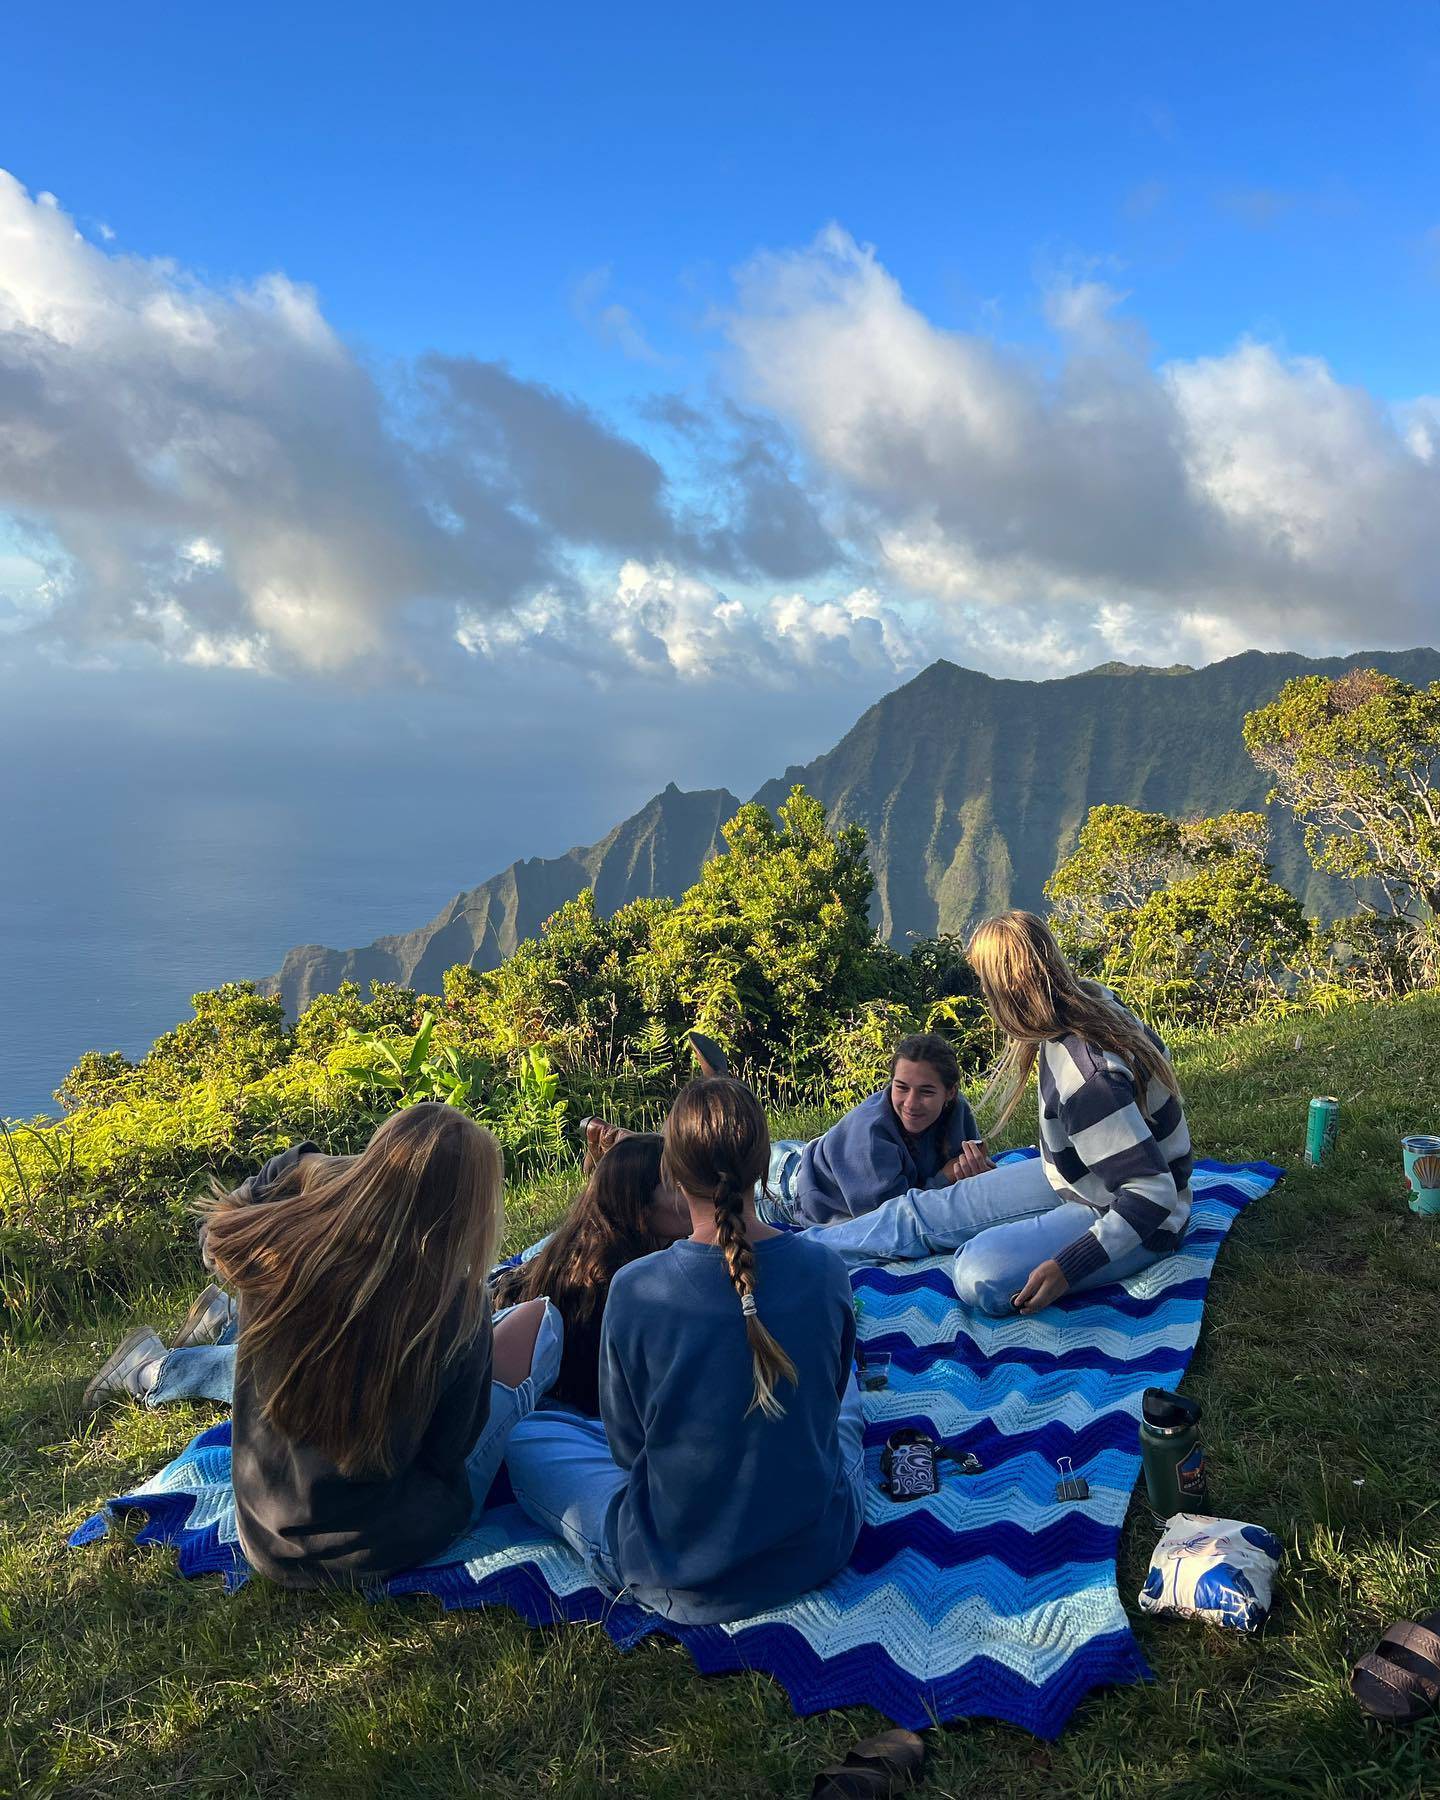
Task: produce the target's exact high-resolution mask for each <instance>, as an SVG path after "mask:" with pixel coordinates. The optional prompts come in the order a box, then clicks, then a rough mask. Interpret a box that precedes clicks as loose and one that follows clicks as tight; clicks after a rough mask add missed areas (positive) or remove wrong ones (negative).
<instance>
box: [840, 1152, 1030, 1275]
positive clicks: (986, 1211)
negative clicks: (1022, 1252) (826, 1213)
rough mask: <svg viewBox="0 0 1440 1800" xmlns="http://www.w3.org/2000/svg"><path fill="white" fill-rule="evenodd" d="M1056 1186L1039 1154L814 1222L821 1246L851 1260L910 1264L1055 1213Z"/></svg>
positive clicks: (854, 1261) (914, 1189) (915, 1189)
mask: <svg viewBox="0 0 1440 1800" xmlns="http://www.w3.org/2000/svg"><path fill="white" fill-rule="evenodd" d="M1054 1206H1055V1190H1054V1188H1053V1187H1051V1185H1050V1183H1049V1181H1048V1179H1047V1178H1046V1175H1045V1166H1044V1164H1043V1163H1042V1162H1041V1160H1040V1158H1039V1157H1038V1156H1027V1157H1019V1158H1017V1159H1016V1160H1015V1161H1014V1162H1004V1163H1001V1164H999V1166H998V1167H996V1168H994V1169H987V1170H986V1171H985V1173H984V1174H983V1175H967V1176H965V1177H964V1178H963V1179H962V1180H960V1181H956V1182H953V1183H952V1184H951V1185H950V1186H949V1187H939V1188H911V1189H910V1191H909V1192H908V1193H906V1194H901V1195H900V1196H899V1198H898V1199H895V1200H887V1201H885V1203H884V1204H883V1205H881V1206H877V1207H876V1208H875V1210H874V1212H868V1213H861V1214H860V1216H859V1217H858V1218H855V1219H844V1220H842V1221H841V1222H840V1223H839V1224H838V1225H813V1226H811V1227H810V1229H811V1231H813V1232H815V1233H816V1234H817V1235H818V1236H819V1239H820V1242H821V1243H822V1244H828V1245H829V1246H830V1248H831V1249H832V1250H838V1251H839V1253H840V1255H841V1256H842V1257H844V1259H845V1261H846V1262H847V1263H851V1264H854V1263H877V1262H911V1261H914V1260H915V1259H917V1258H919V1257H922V1256H939V1255H941V1254H942V1253H943V1252H944V1251H946V1250H958V1249H959V1247H960V1246H961V1245H962V1244H967V1243H969V1241H970V1239H971V1238H973V1237H975V1236H977V1235H978V1234H979V1233H980V1232H982V1231H987V1230H989V1229H990V1227H991V1226H993V1225H1002V1224H1004V1223H1006V1222H1007V1221H1008V1220H1011V1219H1025V1218H1029V1217H1031V1216H1032V1215H1033V1214H1035V1213H1041V1212H1050V1211H1052V1210H1053V1209H1054Z"/></svg>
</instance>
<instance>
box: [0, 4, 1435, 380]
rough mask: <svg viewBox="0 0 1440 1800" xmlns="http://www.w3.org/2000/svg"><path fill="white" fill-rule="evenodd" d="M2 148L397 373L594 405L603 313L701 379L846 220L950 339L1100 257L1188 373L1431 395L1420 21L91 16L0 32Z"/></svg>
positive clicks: (91, 206) (1133, 13)
mask: <svg viewBox="0 0 1440 1800" xmlns="http://www.w3.org/2000/svg"><path fill="white" fill-rule="evenodd" d="M7 41H8V46H9V54H8V56H7V62H8V64H9V69H10V74H9V77H8V79H7V81H6V84H5V85H6V93H5V109H4V110H5V119H6V125H5V132H4V146H5V156H4V161H5V162H6V164H7V166H9V167H10V168H11V169H12V171H13V172H14V173H15V174H16V175H18V176H19V177H20V179H21V180H22V181H23V182H25V184H26V185H27V186H28V187H30V188H31V190H32V191H34V190H37V189H49V190H51V191H53V192H55V193H57V194H58V195H59V196H60V197H61V200H62V202H63V203H64V204H65V205H66V207H67V208H69V209H72V210H73V211H74V213H75V214H76V216H77V218H78V219H79V220H80V221H81V222H82V223H86V222H88V221H104V222H105V223H106V224H108V225H109V226H110V227H111V228H112V229H113V230H115V231H116V232H117V234H118V240H119V241H120V242H121V243H123V245H124V246H125V247H126V248H127V249H130V250H132V251H135V252H137V253H140V254H142V255H151V256H170V257H175V258H177V259H178V260H179V261H180V262H181V263H182V264H184V265H185V266H187V267H189V268H192V269H197V270H200V271H203V272H204V273H205V274H206V275H207V276H209V277H210V278H211V279H214V280H217V281H222V282H223V281H225V280H228V279H232V278H240V279H248V278H251V277H253V276H254V275H256V274H258V273H260V272H263V271H265V270H267V269H283V270H284V271H286V272H287V273H288V274H290V275H292V276H293V277H295V278H296V279H299V280H304V281H307V282H311V283H313V284H314V285H315V286H316V287H317V288H318V289H319V291H320V293H321V294H322V296H323V299H324V304H325V310H326V314H327V316H328V317H329V318H330V319H331V320H332V322H333V323H335V324H336V326H337V327H338V328H339V329H340V330H341V331H342V332H343V333H345V334H346V335H347V336H353V337H354V338H356V339H358V340H359V341H361V342H363V343H365V344H367V345H369V346H371V347H372V348H373V349H374V350H376V351H377V352H380V353H382V354H383V353H385V352H400V353H415V352H418V351H421V350H424V349H427V348H431V347H440V348H444V349H450V350H455V351H466V352H472V353H476V354H480V355H503V356H505V357H507V358H509V359H510V360H511V361H512V362H513V363H514V365H515V366H516V367H517V368H518V369H519V370H521V371H522V372H524V373H527V374H530V375H533V376H536V377H538V378H540V379H544V380H549V381H552V382H558V383H560V384H561V385H566V386H573V387H576V388H579V389H582V390H583V391H585V392H586V393H591V394H595V395H598V396H603V397H605V398H607V399H614V398H617V397H623V396H625V395H626V394H628V392H629V391H630V390H631V389H633V388H634V387H635V386H636V385H637V382H636V374H635V371H634V370H632V369H629V368H626V367H624V366H623V359H620V358H617V356H616V355H615V354H614V353H613V351H611V352H610V353H607V350H606V346H605V345H604V344H603V343H600V342H597V341H596V339H595V338H594V336H593V335H591V334H587V333H586V332H585V331H584V329H583V328H582V327H580V325H579V324H578V321H577V319H576V317H575V310H574V302H573V293H574V289H575V287H576V285H577V284H578V283H580V282H581V281H582V280H583V279H584V277H585V276H586V275H587V274H590V273H591V272H593V271H595V270H597V269H602V268H607V267H608V268H609V269H611V270H612V271H613V274H612V288H611V293H612V296H613V297H614V298H615V299H616V300H617V301H618V302H619V303H622V304H626V305H628V306H630V307H631V308H632V309H633V310H634V312H635V313H636V314H637V316H638V317H639V319H640V320H641V322H642V323H643V327H644V330H645V332H646V335H647V337H648V338H649V339H650V340H651V341H652V342H653V343H654V344H655V345H656V346H657V347H658V348H660V349H661V350H663V351H664V352H665V354H666V355H667V356H671V357H673V358H675V359H676V360H675V364H674V365H673V369H672V371H671V373H672V378H673V376H674V375H675V374H679V375H680V376H681V377H682V378H684V377H686V376H692V377H693V376H694V375H695V374H696V373H698V372H699V371H700V370H701V369H702V367H703V364H704V359H705V356H706V354H707V350H708V349H709V348H710V346H709V343H708V334H707V332H706V330H705V326H704V319H705V314H706V309H707V307H708V306H709V305H710V304H713V303H715V302H717V301H719V300H721V299H722V298H723V295H724V292H725V285H726V276H727V274H728V271H729V270H730V269H731V268H733V267H734V266H735V265H736V264H737V263H740V262H741V261H743V260H744V259H745V258H747V257H748V256H750V255H751V254H752V253H753V252H754V251H755V250H756V249H757V248H758V247H761V246H772V247H773V246H785V245H794V244H799V243H803V242H806V241H808V240H809V239H810V238H811V237H812V236H813V234H814V233H815V231H816V230H817V229H819V228H820V227H821V226H823V225H824V224H826V223H827V222H828V221H830V220H832V219H834V220H838V221H840V222H841V223H842V224H843V225H844V226H845V227H846V228H847V229H848V230H849V231H850V232H851V233H853V235H854V236H855V237H856V238H858V239H860V240H861V241H864V242H869V243H873V244H875V245H876V247H877V249H878V250H879V253H880V255H881V257H882V258H883V260H884V262H885V264H886V266H887V267H889V268H890V269H892V270H893V271H894V272H895V273H896V274H897V275H898V276H899V278H900V279H901V281H902V282H903V284H904V286H905V289H906V292H907V293H908V294H909V295H911V296H912V298H913V299H914V300H915V301H916V303H917V305H919V306H920V307H921V309H922V310H923V311H925V312H926V313H927V314H928V315H929V316H931V317H933V318H934V319H936V320H937V322H940V323H942V324H951V325H958V326H980V327H982V328H988V329H995V328H998V329H1000V330H1001V331H1003V332H1004V334H1005V335H1007V336H1011V335H1013V336H1018V337H1022V338H1023V337H1026V336H1034V335H1036V334H1037V331H1038V325H1037V305H1036V281H1037V275H1038V274H1040V273H1042V272H1043V271H1045V270H1046V269H1047V268H1048V267H1053V266H1069V265H1073V264H1089V263H1090V262H1091V260H1092V259H1093V260H1094V261H1095V263H1096V265H1097V266H1098V267H1100V268H1101V269H1103V270H1104V271H1106V272H1107V275H1108V277H1109V278H1110V279H1112V280H1113V281H1115V282H1116V283H1117V285H1119V286H1121V287H1122V288H1124V289H1126V290H1127V291H1129V292H1130V293H1131V294H1132V295H1133V302H1132V304H1133V305H1134V307H1135V309H1136V310H1137V311H1138V312H1139V314H1140V315H1141V316H1142V317H1143V319H1144V321H1145V324H1146V326H1147V328H1148V330H1149V331H1150V333H1151V335H1152V337H1153V339H1154V341H1155V344H1156V345H1157V347H1158V348H1159V349H1160V350H1161V351H1162V352H1163V353H1165V354H1167V355H1172V356H1177V355H1178V356H1187V355H1194V354H1197V353H1201V352H1204V351H1207V350H1214V349H1218V348H1221V347H1224V346H1226V345H1228V344H1229V343H1231V342H1233V340H1234V339H1236V338H1237V337H1239V336H1240V335H1242V334H1244V333H1247V332H1248V333H1258V334H1260V335H1263V336H1265V337H1267V338H1271V337H1278V338H1279V339H1280V340H1281V341H1283V342H1284V343H1286V344H1287V345H1289V346H1290V347H1291V348H1292V349H1294V350H1296V351H1301V352H1305V353H1310V354H1319V355H1323V356H1325V357H1326V358H1327V359H1329V361H1330V362H1331V363H1332V365H1333V366H1334V367H1335V369H1336V371H1337V373H1339V374H1340V375H1341V376H1342V377H1343V378H1344V379H1347V380H1351V381H1357V382H1363V383H1364V384H1366V385H1367V386H1369V387H1372V388H1373V389H1374V390H1376V391H1377V392H1379V393H1381V394H1383V395H1385V396H1387V397H1392V398H1399V397H1404V396H1408V395H1409V394H1411V393H1413V392H1415V391H1416V390H1417V383H1418V385H1419V386H1420V387H1421V388H1424V387H1425V386H1427V385H1429V386H1433V385H1434V381H1433V370H1432V371H1426V370H1425V368H1424V367H1423V364H1422V365H1421V366H1417V358H1425V357H1426V350H1425V346H1426V345H1427V343H1429V342H1431V341H1433V337H1434V330H1433V323H1434V308H1435V300H1436V295H1437V273H1440V253H1437V251H1436V248H1435V244H1434V240H1433V239H1432V238H1430V235H1429V234H1431V233H1432V231H1433V230H1434V228H1435V227H1436V225H1437V224H1440V211H1437V206H1440V202H1437V197H1436V184H1435V175H1436V137H1437V120H1440V104H1437V102H1440V31H1437V26H1436V21H1435V15H1434V13H1433V11H1432V10H1431V9H1429V8H1428V7H1420V6H1393V5H1391V6H1385V5H1382V6H1380V7H1374V8H1360V7H1354V6H1341V5H1333V4H1327V5H1305V6H1299V5H1289V6H1287V5H1277V6H1268V7H1259V8H1257V7H1254V6H1235V5H1220V6H1211V7H1207V8H1205V9H1204V10H1203V11H1201V10H1198V9H1194V8H1161V7H1154V6H1150V5H1146V6H1137V5H1123V6H1121V5H1102V6H1099V7H1087V8H1079V7H1062V6H1038V5H1010V6H1005V7H992V8H985V9H980V8H976V7H968V6H967V7H955V6H923V5H922V6H915V7H908V8H905V9H903V12H902V13H901V14H899V15H896V16H894V17H892V18H889V19H886V18H884V17H883V15H881V14H879V13H877V11H876V9H875V8H874V7H871V6H858V5H844V4H842V5H833V4H831V5H826V6H823V7H820V6H811V5H794V6H787V7H779V8H777V7H773V6H763V7H762V6H755V5H748V4H740V5H737V6H734V7H731V8H727V9H725V10H724V11H723V12H712V11H710V10H709V9H695V8H675V7H673V6H637V5H621V6H618V7H610V8H596V7H580V6H573V5H570V6H558V7H557V6H551V7H542V8H531V9H501V8H498V7H485V8H462V7H458V6H435V5H430V4H418V5H410V6H407V7H405V8H403V9H397V8H394V7H390V6H385V7H377V6H373V5H359V6H346V7H343V8H341V7H334V6H326V5H316V6H312V7H305V8H295V7H290V6H283V7H282V6H276V5H269V4H263V3H262V4H258V5H253V6H248V7H246V8H244V9H233V8H231V9H225V8H221V9H214V8H201V9H197V8H193V7H179V6H173V5H160V6H151V7H147V8H144V9H142V10H140V11H139V12H136V11H134V10H132V9H117V8H113V7H100V6H96V5H93V4H91V5H80V6H76V7H71V8H66V9H63V10H62V11H60V12H55V11H53V10H52V11H51V12H50V13H48V14H47V13H46V11H45V9H41V8H26V9H21V10H19V11H17V12H16V13H15V14H14V15H12V17H11V19H10V20H9V21H8V23H7Z"/></svg>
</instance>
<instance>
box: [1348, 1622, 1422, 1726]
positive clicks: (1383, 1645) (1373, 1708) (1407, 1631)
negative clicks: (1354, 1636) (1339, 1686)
mask: <svg viewBox="0 0 1440 1800" xmlns="http://www.w3.org/2000/svg"><path fill="white" fill-rule="evenodd" d="M1350 1691H1351V1693H1352V1694H1354V1696H1355V1698H1356V1699H1357V1700H1358V1701H1359V1702H1360V1709H1361V1711H1362V1712H1364V1713H1368V1715H1369V1716H1370V1717H1371V1718H1372V1719H1382V1720H1384V1721H1385V1723H1386V1724H1389V1725H1413V1724H1414V1723H1415V1721H1416V1720H1417V1719H1423V1718H1424V1717H1425V1715H1426V1714H1427V1713H1432V1712H1434V1711H1435V1710H1436V1708H1437V1706H1440V1612H1433V1613H1428V1614H1427V1615H1426V1616H1425V1617H1424V1618H1423V1619H1420V1620H1419V1621H1418V1622H1416V1623H1413V1624H1412V1623H1411V1621H1410V1620H1409V1619H1402V1620H1401V1622H1400V1623H1399V1624H1398V1625H1392V1626H1390V1628H1389V1629H1388V1630H1387V1631H1386V1632H1385V1633H1384V1635H1383V1636H1382V1637H1381V1639H1380V1642H1379V1643H1378V1644H1377V1645H1376V1646H1375V1648H1374V1649H1373V1650H1372V1651H1370V1652H1369V1654H1368V1655H1365V1656H1362V1657H1361V1658H1360V1660H1359V1662H1357V1663H1356V1665H1355V1667H1354V1668H1353V1669H1352V1670H1351V1672H1350Z"/></svg>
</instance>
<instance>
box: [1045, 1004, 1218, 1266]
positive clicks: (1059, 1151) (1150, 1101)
mask: <svg viewBox="0 0 1440 1800" xmlns="http://www.w3.org/2000/svg"><path fill="white" fill-rule="evenodd" d="M1102 992H1104V994H1105V997H1106V999H1108V1000H1109V1001H1110V1002H1111V1003H1112V1004H1113V1005H1115V1006H1120V1004H1121V1003H1120V1001H1119V1000H1117V999H1116V997H1115V996H1114V995H1113V994H1111V993H1110V992H1109V990H1108V989H1105V990H1102ZM1121 1010H1122V1011H1123V1010H1127V1009H1125V1008H1123V1007H1122V1008H1121ZM1133 1016H1134V1015H1133V1014H1131V1017H1133ZM1138 1022H1139V1021H1137V1023H1138ZM1141 1028H1142V1029H1143V1030H1144V1031H1145V1032H1146V1035H1147V1036H1148V1037H1150V1038H1151V1040H1152V1041H1153V1042H1154V1043H1155V1044H1156V1045H1157V1047H1159V1048H1160V1049H1161V1050H1163V1049H1164V1045H1163V1044H1161V1043H1160V1040H1159V1038H1158V1037H1156V1036H1155V1033H1154V1032H1153V1031H1151V1030H1150V1029H1149V1027H1148V1026H1144V1025H1142V1027H1141ZM1038 1061H1039V1079H1040V1154H1041V1156H1042V1157H1043V1158H1044V1162H1045V1173H1046V1175H1047V1176H1048V1177H1049V1181H1050V1185H1051V1186H1052V1187H1053V1188H1054V1189H1055V1191H1056V1192H1057V1194H1059V1195H1060V1196H1061V1197H1062V1198H1063V1199H1066V1200H1078V1201H1079V1202H1080V1203H1081V1204H1082V1205H1083V1206H1088V1207H1090V1208H1091V1209H1092V1210H1093V1211H1094V1212H1095V1214H1096V1218H1095V1223H1094V1224H1093V1225H1092V1226H1091V1227H1090V1229H1089V1230H1088V1231H1087V1232H1085V1233H1084V1234H1083V1236H1081V1237H1078V1238H1076V1239H1075V1241H1074V1243H1072V1244H1067V1245H1066V1246H1065V1248H1064V1249H1063V1250H1062V1251H1061V1252H1060V1254H1059V1255H1058V1256H1057V1257H1056V1258H1055V1261H1056V1262H1057V1263H1058V1264H1059V1265H1060V1267H1061V1269H1062V1270H1063V1271H1064V1273H1065V1278H1066V1280H1067V1281H1069V1282H1070V1283H1071V1285H1072V1286H1073V1285H1074V1283H1075V1282H1077V1281H1079V1280H1081V1279H1082V1278H1083V1277H1085V1276H1086V1275H1090V1274H1093V1273H1094V1272H1095V1271H1096V1270H1097V1269H1101V1268H1103V1267H1104V1266H1105V1264H1106V1263H1108V1262H1113V1261H1114V1260H1115V1258H1116V1257H1119V1256H1124V1255H1125V1254H1126V1253H1127V1252H1129V1251H1131V1250H1134V1249H1135V1248H1136V1247H1137V1246H1138V1245H1141V1244H1143V1245H1144V1246H1145V1248H1146V1249H1147V1250H1154V1251H1157V1252H1158V1253H1161V1254H1164V1253H1165V1252H1167V1251H1170V1250H1173V1249H1174V1248H1175V1246H1176V1245H1177V1244H1178V1243H1179V1241H1180V1238H1181V1235H1182V1234H1183V1232H1184V1230H1185V1226H1186V1223H1187V1222H1188V1220H1189V1217H1190V1170H1191V1165H1192V1163H1193V1160H1194V1159H1193V1157H1192V1156H1191V1152H1190V1132H1189V1129H1188V1127H1187V1126H1186V1124H1185V1113H1184V1109H1183V1108H1182V1107H1181V1105H1180V1102H1179V1101H1178V1100H1177V1099H1176V1098H1175V1096H1174V1095H1173V1094H1172V1093H1171V1092H1170V1090H1169V1089H1168V1088H1167V1087H1166V1086H1165V1084H1164V1083H1163V1082H1160V1081H1156V1080H1153V1079H1152V1080H1151V1081H1150V1082H1149V1083H1148V1085H1147V1088H1146V1092H1145V1096H1144V1105H1143V1107H1142V1106H1141V1105H1139V1104H1137V1097H1136V1082H1135V1078H1134V1076H1133V1075H1132V1074H1131V1073H1130V1069H1129V1067H1128V1065H1127V1064H1126V1062H1125V1060H1124V1058H1123V1057H1121V1056H1118V1055H1116V1054H1115V1052H1113V1051H1105V1050H1099V1049H1097V1048H1096V1047H1095V1046H1094V1045H1093V1044H1089V1043H1086V1041H1085V1040H1084V1039H1083V1038H1081V1037H1079V1036H1077V1035H1076V1034H1075V1033H1074V1032H1069V1033H1067V1034H1066V1035H1065V1036H1064V1037H1060V1038H1052V1039H1050V1040H1049V1041H1048V1042H1047V1043H1044V1044H1042V1045H1041V1046H1040V1055H1039V1059H1038Z"/></svg>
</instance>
